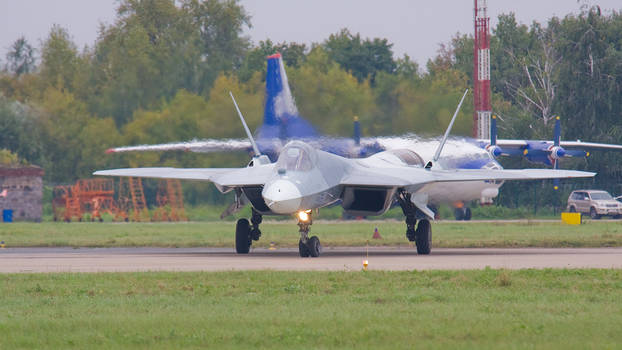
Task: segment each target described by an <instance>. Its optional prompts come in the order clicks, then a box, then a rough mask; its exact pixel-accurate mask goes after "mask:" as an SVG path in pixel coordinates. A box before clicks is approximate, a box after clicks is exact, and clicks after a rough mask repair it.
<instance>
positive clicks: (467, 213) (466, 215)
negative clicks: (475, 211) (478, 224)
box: [464, 207, 471, 221]
mask: <svg viewBox="0 0 622 350" xmlns="http://www.w3.org/2000/svg"><path fill="white" fill-rule="evenodd" d="M464 221H471V208H469V207H466V209H464Z"/></svg>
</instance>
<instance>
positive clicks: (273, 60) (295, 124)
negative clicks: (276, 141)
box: [259, 53, 317, 139]
mask: <svg viewBox="0 0 622 350" xmlns="http://www.w3.org/2000/svg"><path fill="white" fill-rule="evenodd" d="M314 136H317V134H316V132H315V130H314V129H313V127H312V126H311V124H309V123H308V122H307V121H305V120H304V119H303V118H301V117H300V115H299V113H298V108H296V103H295V101H294V98H293V96H292V92H291V90H290V89H289V82H288V81H287V74H286V73H285V66H284V65H283V60H282V58H281V54H280V53H275V54H274V55H271V56H268V69H267V72H266V105H265V108H264V123H263V125H262V126H261V127H260V129H259V137H260V138H280V139H290V138H304V137H314Z"/></svg>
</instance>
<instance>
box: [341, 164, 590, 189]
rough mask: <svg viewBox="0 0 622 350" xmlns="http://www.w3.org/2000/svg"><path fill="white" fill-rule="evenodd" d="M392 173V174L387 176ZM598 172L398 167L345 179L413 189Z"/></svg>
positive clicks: (351, 182)
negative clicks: (448, 184)
mask: <svg viewBox="0 0 622 350" xmlns="http://www.w3.org/2000/svg"><path fill="white" fill-rule="evenodd" d="M386 174H390V175H386ZM594 175H596V173H592V172H586V171H577V170H553V169H518V170H509V169H504V170H488V169H457V170H426V169H422V168H408V167H398V168H390V169H366V168H361V169H357V171H355V172H353V173H352V174H350V175H348V176H346V177H344V179H342V181H341V184H342V185H344V186H380V187H407V189H409V190H412V189H415V188H418V187H420V186H422V185H425V184H429V183H433V182H463V181H495V180H500V181H503V180H542V179H568V178H581V177H593V176H594Z"/></svg>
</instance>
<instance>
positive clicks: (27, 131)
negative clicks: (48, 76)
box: [0, 97, 45, 165]
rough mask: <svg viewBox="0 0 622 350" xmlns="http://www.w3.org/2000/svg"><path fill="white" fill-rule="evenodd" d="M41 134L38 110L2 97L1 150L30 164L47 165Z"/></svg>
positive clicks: (0, 114) (0, 99)
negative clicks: (9, 152)
mask: <svg viewBox="0 0 622 350" xmlns="http://www.w3.org/2000/svg"><path fill="white" fill-rule="evenodd" d="M41 132H42V128H41V124H40V122H39V112H38V111H37V110H36V109H34V108H32V107H30V106H28V105H26V104H23V103H21V102H18V101H11V100H8V99H6V98H3V97H0V135H1V137H0V149H8V150H10V151H12V152H15V153H17V154H19V155H20V157H22V158H23V159H26V160H27V161H29V162H32V163H35V164H37V165H45V164H44V159H43V149H44V148H45V145H44V144H43V142H42V139H41Z"/></svg>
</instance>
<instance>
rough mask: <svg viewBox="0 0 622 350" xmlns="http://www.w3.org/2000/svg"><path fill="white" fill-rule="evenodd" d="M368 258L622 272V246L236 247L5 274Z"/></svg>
mask: <svg viewBox="0 0 622 350" xmlns="http://www.w3.org/2000/svg"><path fill="white" fill-rule="evenodd" d="M364 260H368V263H369V265H368V269H370V270H429V269H441V270H445V269H447V270H450V269H451V270H453V269H483V268H486V267H491V268H507V269H523V268H537V269H542V268H622V248H511V249H498V248H437V249H433V250H432V253H431V254H430V255H427V256H426V255H417V253H416V252H415V249H414V248H408V247H403V248H385V247H382V248H369V252H368V253H367V249H366V248H365V247H359V248H332V249H324V252H323V253H322V256H320V257H319V258H300V257H299V256H298V249H291V248H283V249H276V250H269V249H254V250H252V251H251V253H250V254H248V255H237V254H235V253H234V252H233V249H231V248H79V249H74V248H5V249H0V273H34V272H127V271H231V270H324V271H328V270H333V271H353V270H361V269H362V268H363V261H364Z"/></svg>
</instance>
